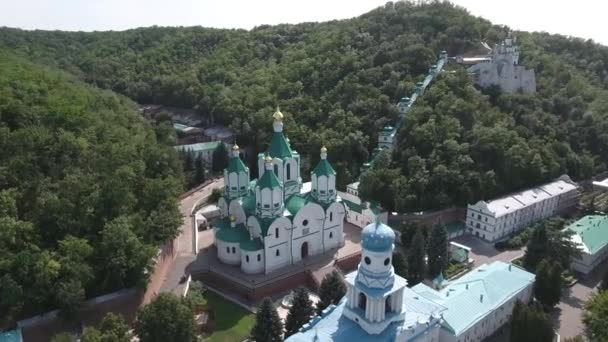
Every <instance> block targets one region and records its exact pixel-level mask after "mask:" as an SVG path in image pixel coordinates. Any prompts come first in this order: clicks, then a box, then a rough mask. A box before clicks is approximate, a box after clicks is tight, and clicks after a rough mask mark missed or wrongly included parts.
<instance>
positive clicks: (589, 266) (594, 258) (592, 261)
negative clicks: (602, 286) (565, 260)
mask: <svg viewBox="0 0 608 342" xmlns="http://www.w3.org/2000/svg"><path fill="white" fill-rule="evenodd" d="M607 257H608V246H604V247H603V248H602V249H601V250H599V251H598V252H597V253H595V254H588V253H581V257H580V259H579V258H575V257H573V258H572V259H571V260H572V263H571V266H572V269H573V270H575V271H576V272H579V273H582V274H585V275H586V274H589V273H590V272H591V271H593V269H594V268H595V267H596V266H597V265H599V264H601V263H602V261H604V260H606V258H607Z"/></svg>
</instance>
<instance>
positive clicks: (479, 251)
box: [451, 235, 524, 267]
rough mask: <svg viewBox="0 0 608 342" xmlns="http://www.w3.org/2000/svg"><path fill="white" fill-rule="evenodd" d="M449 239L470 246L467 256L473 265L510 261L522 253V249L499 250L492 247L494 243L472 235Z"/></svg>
mask: <svg viewBox="0 0 608 342" xmlns="http://www.w3.org/2000/svg"><path fill="white" fill-rule="evenodd" d="M451 241H454V242H457V243H459V244H461V245H465V246H467V247H469V248H471V252H470V253H469V258H471V259H473V261H474V262H475V265H474V266H475V267H476V266H480V265H483V264H489V263H492V262H494V261H504V262H511V261H512V260H514V259H517V258H519V257H520V256H522V255H524V249H523V248H520V249H506V250H503V251H500V250H498V249H496V248H494V244H493V243H490V242H485V241H483V240H481V239H479V238H476V237H474V236H472V235H463V236H459V237H457V238H455V239H453V240H451Z"/></svg>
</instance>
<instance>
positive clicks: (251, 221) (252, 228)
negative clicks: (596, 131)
mask: <svg viewBox="0 0 608 342" xmlns="http://www.w3.org/2000/svg"><path fill="white" fill-rule="evenodd" d="M247 229H248V230H249V234H250V235H251V236H252V237H253V238H257V237H260V236H261V235H262V228H261V227H260V223H259V222H258V219H257V218H255V216H249V218H248V219H247Z"/></svg>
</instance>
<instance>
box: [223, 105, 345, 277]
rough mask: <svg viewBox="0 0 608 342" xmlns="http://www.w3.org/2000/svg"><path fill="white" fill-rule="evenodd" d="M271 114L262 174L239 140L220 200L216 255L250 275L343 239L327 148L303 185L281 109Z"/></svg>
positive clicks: (260, 165) (328, 247)
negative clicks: (252, 171) (253, 171)
mask: <svg viewBox="0 0 608 342" xmlns="http://www.w3.org/2000/svg"><path fill="white" fill-rule="evenodd" d="M273 118H274V122H273V129H274V133H273V136H272V140H271V142H270V145H269V148H268V151H266V152H265V153H260V154H259V155H258V165H257V166H258V170H259V172H258V174H259V175H260V177H259V179H257V180H253V181H250V177H249V169H248V168H247V167H246V166H245V164H244V163H243V162H242V160H241V159H240V156H239V147H238V146H237V145H235V146H234V147H233V149H232V156H231V157H230V161H229V164H228V167H227V168H226V169H225V170H224V181H225V191H224V195H223V196H222V197H221V198H220V199H219V201H218V207H219V209H220V215H221V219H220V220H219V222H218V223H217V224H216V226H215V227H214V230H215V246H216V248H217V253H218V258H219V260H220V261H222V262H223V263H226V264H230V265H240V267H241V270H242V271H243V272H245V273H248V274H256V273H266V274H267V273H270V272H272V271H275V270H277V269H280V268H283V267H286V266H290V265H293V264H297V263H299V262H300V261H302V260H303V259H305V258H308V257H311V256H315V255H320V254H323V253H326V252H329V251H334V250H335V249H337V248H339V247H341V246H342V245H343V244H344V215H345V209H344V205H343V204H342V203H341V202H340V201H339V199H338V196H337V192H336V172H335V170H334V169H333V168H332V166H331V164H330V163H329V161H328V160H327V149H326V148H325V147H323V148H322V149H321V151H320V153H321V160H320V161H319V164H318V165H317V166H316V167H315V168H314V169H313V171H312V172H311V175H310V176H311V182H310V183H309V184H303V183H302V177H301V175H300V162H301V160H300V155H299V154H298V152H296V151H295V150H292V149H291V146H290V145H289V141H288V139H286V138H285V136H284V134H283V114H282V113H281V112H280V111H279V110H278V109H277V112H276V113H275V114H274V115H273Z"/></svg>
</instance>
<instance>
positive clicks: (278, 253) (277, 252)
mask: <svg viewBox="0 0 608 342" xmlns="http://www.w3.org/2000/svg"><path fill="white" fill-rule="evenodd" d="M274 255H276V256H279V255H281V252H279V249H278V248H277V250H276V252H274Z"/></svg>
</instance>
